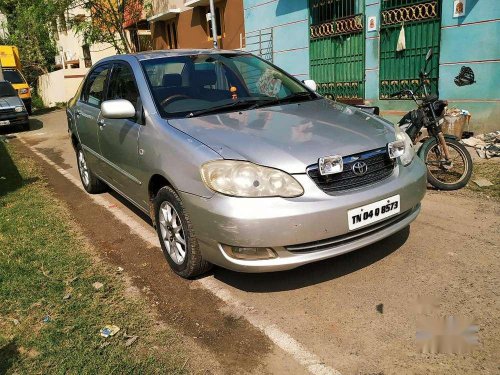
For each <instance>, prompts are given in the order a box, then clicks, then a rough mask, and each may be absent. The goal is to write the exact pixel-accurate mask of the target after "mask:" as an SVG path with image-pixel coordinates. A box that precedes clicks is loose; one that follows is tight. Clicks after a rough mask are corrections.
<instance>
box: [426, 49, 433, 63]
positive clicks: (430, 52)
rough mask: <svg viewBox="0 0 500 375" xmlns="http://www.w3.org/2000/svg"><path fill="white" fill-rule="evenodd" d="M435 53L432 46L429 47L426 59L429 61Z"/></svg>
mask: <svg viewBox="0 0 500 375" xmlns="http://www.w3.org/2000/svg"><path fill="white" fill-rule="evenodd" d="M433 54H434V52H433V51H432V48H429V50H428V51H427V55H425V61H429V60H430V59H431V57H432V55H433Z"/></svg>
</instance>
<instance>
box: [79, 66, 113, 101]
mask: <svg viewBox="0 0 500 375" xmlns="http://www.w3.org/2000/svg"><path fill="white" fill-rule="evenodd" d="M109 68H110V66H109V65H108V64H106V65H100V66H97V67H96V68H95V69H94V70H93V71H92V72H91V73H90V75H89V77H88V80H87V83H86V85H85V89H84V90H83V95H82V101H84V102H85V103H87V104H89V105H91V106H94V107H99V106H100V105H101V103H102V102H103V100H104V95H105V92H106V84H107V78H108V73H109Z"/></svg>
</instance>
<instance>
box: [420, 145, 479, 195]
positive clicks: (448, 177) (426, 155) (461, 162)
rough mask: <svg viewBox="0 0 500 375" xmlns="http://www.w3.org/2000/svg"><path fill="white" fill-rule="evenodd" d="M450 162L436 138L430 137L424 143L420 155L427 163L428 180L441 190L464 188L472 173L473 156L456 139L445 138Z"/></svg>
mask: <svg viewBox="0 0 500 375" xmlns="http://www.w3.org/2000/svg"><path fill="white" fill-rule="evenodd" d="M445 140H446V145H447V146H448V151H449V153H450V162H451V163H449V162H446V161H445V159H444V152H443V151H442V150H441V145H440V144H439V143H438V142H437V140H436V138H429V139H428V140H427V141H425V142H424V144H423V145H422V147H421V149H420V152H419V156H420V157H421V158H422V160H423V161H424V162H425V164H426V165H427V181H428V182H429V183H430V184H431V185H432V186H434V187H436V188H438V189H440V190H458V189H461V188H463V187H464V186H465V185H467V183H468V182H469V180H470V177H471V175H472V158H471V156H470V154H469V152H468V151H467V149H466V148H465V147H464V146H463V145H462V144H461V143H460V142H459V141H457V140H456V139H451V138H445Z"/></svg>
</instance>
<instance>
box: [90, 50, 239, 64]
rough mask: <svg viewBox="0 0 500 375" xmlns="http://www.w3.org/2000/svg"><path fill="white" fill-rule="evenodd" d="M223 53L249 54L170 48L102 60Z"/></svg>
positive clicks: (149, 58) (142, 59)
mask: <svg viewBox="0 0 500 375" xmlns="http://www.w3.org/2000/svg"><path fill="white" fill-rule="evenodd" d="M221 53H225V54H227V53H230V54H245V55H247V54H249V53H248V52H246V51H239V50H221V49H169V50H158V51H144V52H138V53H130V54H123V55H115V56H110V57H107V58H105V59H102V60H100V62H104V61H113V60H123V59H125V60H126V59H128V58H130V57H133V58H136V59H137V60H139V61H144V60H151V59H158V58H163V57H177V56H192V55H207V54H208V55H211V54H213V55H216V54H221Z"/></svg>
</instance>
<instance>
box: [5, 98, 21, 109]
mask: <svg viewBox="0 0 500 375" xmlns="http://www.w3.org/2000/svg"><path fill="white" fill-rule="evenodd" d="M20 105H22V102H21V99H19V97H17V96H4V97H0V109H8V108H12V107H17V106H20Z"/></svg>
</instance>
